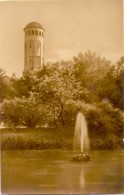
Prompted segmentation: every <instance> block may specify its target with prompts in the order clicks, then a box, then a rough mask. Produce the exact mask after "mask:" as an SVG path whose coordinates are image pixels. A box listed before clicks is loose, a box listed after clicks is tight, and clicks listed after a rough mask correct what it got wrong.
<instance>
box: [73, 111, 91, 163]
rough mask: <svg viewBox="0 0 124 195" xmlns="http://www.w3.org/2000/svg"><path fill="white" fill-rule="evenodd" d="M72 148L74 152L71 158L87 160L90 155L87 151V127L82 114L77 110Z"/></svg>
mask: <svg viewBox="0 0 124 195" xmlns="http://www.w3.org/2000/svg"><path fill="white" fill-rule="evenodd" d="M74 150H75V151H76V153H77V152H78V154H76V155H75V156H74V157H73V160H76V161H89V160H90V155H89V154H88V151H89V138H88V128H87V123H86V119H85V117H84V115H83V114H82V113H81V112H79V113H78V114H77V118H76V124H75V132H74Z"/></svg>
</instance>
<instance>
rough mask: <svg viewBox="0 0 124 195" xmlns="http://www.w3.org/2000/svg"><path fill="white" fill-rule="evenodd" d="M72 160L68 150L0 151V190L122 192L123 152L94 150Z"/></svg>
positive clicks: (123, 178)
mask: <svg viewBox="0 0 124 195" xmlns="http://www.w3.org/2000/svg"><path fill="white" fill-rule="evenodd" d="M91 155H92V158H93V159H92V160H91V161H89V162H73V161H71V159H72V156H73V154H72V152H67V151H31V150H30V151H2V165H1V167H2V183H1V185H2V186H1V187H2V193H7V194H42V193H48V194H59V193H66V194H67V193H68V194H69V193H72V194H76V193H80V194H91V193H93V194H94V193H95V194H96V193H102V194H105V193H112V194H118V193H124V185H123V183H124V169H123V163H124V159H123V156H124V153H123V151H120V152H112V151H93V152H92V153H91Z"/></svg>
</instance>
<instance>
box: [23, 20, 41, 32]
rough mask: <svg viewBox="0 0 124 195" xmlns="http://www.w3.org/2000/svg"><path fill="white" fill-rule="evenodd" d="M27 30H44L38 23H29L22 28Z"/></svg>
mask: <svg viewBox="0 0 124 195" xmlns="http://www.w3.org/2000/svg"><path fill="white" fill-rule="evenodd" d="M27 28H41V29H43V30H44V28H43V27H42V26H41V24H40V23H38V22H30V23H28V24H27V25H26V27H25V28H24V30H25V29H27Z"/></svg>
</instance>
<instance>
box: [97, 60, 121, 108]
mask: <svg viewBox="0 0 124 195" xmlns="http://www.w3.org/2000/svg"><path fill="white" fill-rule="evenodd" d="M123 61H124V57H122V58H121V59H120V60H119V61H118V62H117V63H116V65H113V66H112V67H111V68H110V69H109V70H108V72H107V74H106V75H105V76H104V77H103V78H102V79H101V80H100V82H99V86H98V88H97V94H98V96H99V98H100V100H102V99H107V100H108V101H110V102H111V103H112V104H113V105H114V106H115V107H116V108H120V109H121V110H124V99H123V98H124V63H123Z"/></svg>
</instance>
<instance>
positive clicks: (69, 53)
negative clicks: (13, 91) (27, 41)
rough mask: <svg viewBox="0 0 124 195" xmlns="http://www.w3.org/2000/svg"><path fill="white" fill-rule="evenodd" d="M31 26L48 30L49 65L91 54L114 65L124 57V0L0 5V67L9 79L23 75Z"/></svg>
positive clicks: (45, 0)
mask: <svg viewBox="0 0 124 195" xmlns="http://www.w3.org/2000/svg"><path fill="white" fill-rule="evenodd" d="M30 22H39V23H40V24H41V25H42V26H43V27H44V29H45V62H47V61H56V60H60V59H72V57H73V56H74V55H77V54H78V53H79V52H85V51H87V50H91V51H95V52H97V54H100V55H101V56H102V57H106V58H107V59H110V60H112V61H113V62H115V61H116V60H118V59H119V58H120V57H121V56H122V55H123V54H124V50H123V1H122V0H41V1H0V25H1V26H0V67H2V68H3V69H4V70H5V71H6V74H7V75H12V73H15V74H16V75H17V76H21V75H22V72H23V69H24V32H23V28H24V27H25V26H26V25H27V24H28V23H30Z"/></svg>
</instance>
